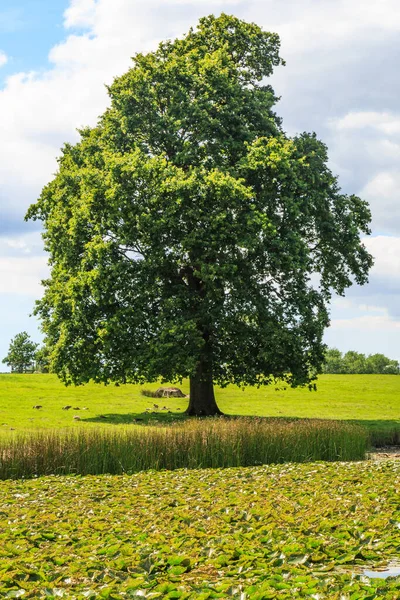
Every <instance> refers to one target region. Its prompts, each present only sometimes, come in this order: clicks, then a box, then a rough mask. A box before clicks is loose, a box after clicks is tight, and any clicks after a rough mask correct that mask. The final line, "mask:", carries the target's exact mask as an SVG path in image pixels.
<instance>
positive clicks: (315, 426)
mask: <svg viewBox="0 0 400 600" xmlns="http://www.w3.org/2000/svg"><path fill="white" fill-rule="evenodd" d="M367 445H368V435H367V432H366V431H365V430H364V429H363V428H362V427H359V426H357V425H351V424H345V423H342V422H337V421H318V420H311V419H310V420H296V421H282V420H278V419H277V420H275V419H270V420H267V419H257V418H237V419H225V418H216V419H206V420H191V421H187V422H183V423H176V424H174V425H170V426H159V427H154V426H153V427H150V426H148V427H141V428H138V427H136V428H128V427H126V428H123V429H118V430H117V429H113V430H111V431H106V430H103V429H99V430H89V429H86V430H81V431H76V430H69V431H60V430H54V431H38V432H37V433H30V434H28V433H22V434H18V433H16V434H15V435H14V436H13V437H11V438H7V439H3V440H1V441H0V479H9V478H20V477H27V478H28V477H33V476H39V475H50V474H73V473H75V474H81V475H86V474H103V473H111V474H119V473H133V472H137V471H142V470H147V469H155V470H161V469H168V470H172V469H179V468H207V467H213V468H214V467H239V466H251V465H259V464H269V463H284V462H290V461H292V462H307V461H318V460H323V461H336V460H342V461H343V460H346V461H348V460H362V459H363V458H364V457H365V453H366V449H367Z"/></svg>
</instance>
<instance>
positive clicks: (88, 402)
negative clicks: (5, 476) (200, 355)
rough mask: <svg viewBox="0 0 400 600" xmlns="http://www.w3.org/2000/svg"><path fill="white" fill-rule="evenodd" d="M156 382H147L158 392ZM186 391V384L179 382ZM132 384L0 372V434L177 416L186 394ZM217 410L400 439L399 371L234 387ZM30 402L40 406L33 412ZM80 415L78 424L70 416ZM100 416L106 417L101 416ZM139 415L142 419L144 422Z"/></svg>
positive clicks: (221, 393) (220, 393)
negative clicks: (306, 384) (352, 426)
mask: <svg viewBox="0 0 400 600" xmlns="http://www.w3.org/2000/svg"><path fill="white" fill-rule="evenodd" d="M157 387H158V384H154V385H152V386H151V385H150V386H149V385H146V388H149V389H156V388H157ZM181 388H182V390H183V391H184V392H188V384H187V382H184V383H183V384H182V386H181ZM141 389H142V387H141V386H135V385H127V386H120V387H115V386H108V387H104V386H101V385H94V384H89V385H86V386H82V387H77V388H75V387H68V388H66V387H64V386H63V385H62V384H61V383H60V382H59V381H58V380H57V378H56V377H55V376H54V375H15V374H12V375H4V374H3V375H0V433H1V432H3V433H6V432H9V431H10V429H11V428H12V429H14V430H15V431H17V432H21V431H28V430H37V429H54V428H57V429H59V428H70V427H75V428H79V429H82V428H83V427H85V428H88V427H96V428H98V427H99V425H101V426H102V427H105V428H110V427H111V426H112V425H127V424H132V423H135V419H140V421H138V423H139V424H141V423H147V422H154V421H162V422H168V421H172V420H176V419H179V418H182V413H183V412H184V410H185V408H186V406H187V400H186V399H184V398H183V399H177V398H170V399H156V400H154V399H152V398H146V397H144V396H142V395H141V393H140V391H141ZM216 397H217V401H218V403H219V405H220V407H221V409H222V410H223V411H224V412H225V413H227V414H230V415H255V416H265V417H284V418H318V419H340V420H345V421H354V422H356V423H359V424H362V425H364V426H366V427H367V428H368V430H369V431H370V432H371V436H372V441H373V443H377V444H385V443H396V442H399V441H400V376H396V375H324V376H321V377H320V379H319V381H318V391H317V392H309V391H308V389H290V388H288V389H286V390H284V389H278V390H276V389H275V387H274V386H270V387H266V388H261V389H256V388H246V389H245V390H244V391H242V390H240V389H238V388H236V387H228V388H226V389H217V390H216ZM154 402H155V403H156V404H158V405H159V406H160V408H161V407H163V406H164V405H165V406H167V407H168V408H169V409H170V410H171V413H167V412H166V411H164V412H163V411H161V410H157V411H155V414H148V413H146V412H145V410H146V408H152V407H153V404H154ZM34 405H42V406H43V408H41V409H39V410H35V409H33V408H32V407H33V406H34ZM65 405H72V406H73V407H80V408H83V407H86V408H88V410H87V411H83V410H80V411H74V410H72V409H71V410H68V411H64V410H62V407H63V406H65ZM74 415H75V416H79V417H80V419H81V420H80V421H75V420H74V419H73V416H74ZM102 417H106V418H105V419H104V418H102ZM142 419H143V420H142Z"/></svg>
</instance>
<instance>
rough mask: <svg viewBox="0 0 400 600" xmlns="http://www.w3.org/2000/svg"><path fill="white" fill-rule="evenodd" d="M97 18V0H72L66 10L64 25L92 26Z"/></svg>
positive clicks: (68, 26)
mask: <svg viewBox="0 0 400 600" xmlns="http://www.w3.org/2000/svg"><path fill="white" fill-rule="evenodd" d="M95 18H96V0H71V2H70V5H69V7H68V8H67V9H66V11H65V12H64V25H65V27H66V28H70V27H91V26H92V25H93V24H94V22H95Z"/></svg>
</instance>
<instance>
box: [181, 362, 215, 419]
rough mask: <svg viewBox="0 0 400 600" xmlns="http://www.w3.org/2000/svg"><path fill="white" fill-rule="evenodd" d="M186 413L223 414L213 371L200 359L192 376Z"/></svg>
mask: <svg viewBox="0 0 400 600" xmlns="http://www.w3.org/2000/svg"><path fill="white" fill-rule="evenodd" d="M186 414H187V415H189V416H191V417H214V416H216V415H222V414H223V413H222V412H221V411H220V410H219V408H218V406H217V403H216V402H215V396H214V384H213V380H212V373H211V370H210V369H207V367H206V364H205V363H204V362H203V361H200V362H199V363H198V365H197V370H196V373H195V374H194V375H193V376H192V377H191V378H190V399H189V406H188V409H187V411H186Z"/></svg>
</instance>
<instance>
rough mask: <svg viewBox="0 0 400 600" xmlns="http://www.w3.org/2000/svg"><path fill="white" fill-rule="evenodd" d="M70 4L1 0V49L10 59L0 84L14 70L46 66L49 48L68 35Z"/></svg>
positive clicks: (48, 0) (62, 0) (55, 0)
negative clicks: (65, 17)
mask: <svg viewBox="0 0 400 600" xmlns="http://www.w3.org/2000/svg"><path fill="white" fill-rule="evenodd" d="M67 6H68V0H1V2H0V49H1V50H3V52H5V53H6V54H7V56H8V57H9V60H8V63H7V65H5V67H3V68H2V69H1V70H0V86H2V85H3V84H4V80H5V78H6V77H7V76H8V75H11V74H12V73H15V72H20V71H31V70H41V69H45V68H46V66H47V65H48V61H47V58H48V53H49V48H51V47H52V46H53V45H54V44H56V43H57V42H58V41H60V40H61V39H62V38H63V37H64V35H65V32H64V28H63V12H64V10H65V9H66V8H67Z"/></svg>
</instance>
